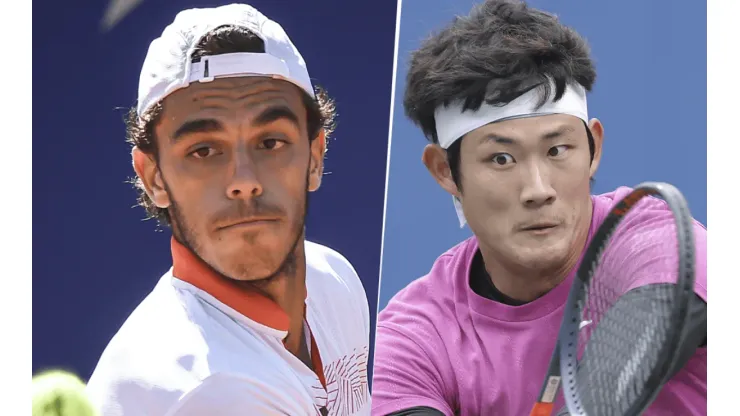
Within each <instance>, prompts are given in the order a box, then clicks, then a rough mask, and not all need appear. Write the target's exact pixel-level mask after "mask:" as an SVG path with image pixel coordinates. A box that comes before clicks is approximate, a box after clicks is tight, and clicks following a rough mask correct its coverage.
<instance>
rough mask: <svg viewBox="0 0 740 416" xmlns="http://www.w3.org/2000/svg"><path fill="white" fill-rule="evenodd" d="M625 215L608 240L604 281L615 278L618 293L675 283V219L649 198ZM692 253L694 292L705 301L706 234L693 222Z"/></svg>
mask: <svg viewBox="0 0 740 416" xmlns="http://www.w3.org/2000/svg"><path fill="white" fill-rule="evenodd" d="M640 205H641V207H640V209H639V210H635V212H631V213H628V214H627V216H626V217H625V219H624V220H623V221H622V223H621V224H619V225H618V226H617V229H616V232H615V233H614V235H613V236H612V237H611V240H610V242H609V244H608V247H607V249H606V251H605V252H604V254H603V258H602V263H601V265H600V266H599V267H600V268H601V269H602V270H605V271H606V273H605V274H604V277H607V276H608V277H618V278H619V279H620V292H622V293H625V292H627V291H629V290H632V289H636V288H638V287H641V286H646V285H650V284H658V283H675V282H676V279H677V276H678V240H677V237H676V225H675V218H674V216H673V214H672V212H671V211H670V210H669V209H668V207H667V205H666V203H665V202H664V201H662V200H658V199H655V198H648V199H647V200H646V201H645V203H644V204H642V203H641V204H640ZM692 231H693V234H694V235H693V238H694V252H695V276H696V281H695V284H694V291H695V292H696V294H697V295H699V297H701V298H702V299H704V301H706V300H707V230H706V228H705V227H704V226H703V225H702V224H701V223H699V222H698V221H695V220H693V221H692ZM597 274H598V273H597Z"/></svg>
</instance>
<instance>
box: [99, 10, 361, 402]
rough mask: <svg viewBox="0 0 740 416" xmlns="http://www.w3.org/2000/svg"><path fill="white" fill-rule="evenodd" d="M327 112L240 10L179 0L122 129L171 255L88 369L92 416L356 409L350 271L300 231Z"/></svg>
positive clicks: (260, 25)
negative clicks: (168, 235)
mask: <svg viewBox="0 0 740 416" xmlns="http://www.w3.org/2000/svg"><path fill="white" fill-rule="evenodd" d="M333 119H334V108H333V104H332V102H331V100H329V99H328V97H327V96H326V94H325V93H324V92H323V91H322V90H320V89H316V90H315V89H314V86H313V85H312V83H311V79H310V77H309V74H308V71H307V69H306V64H305V62H304V60H303V58H302V57H301V55H300V53H299V52H298V50H297V49H296V48H295V46H294V45H293V43H292V42H291V41H290V39H289V38H288V36H287V34H286V33H285V32H284V31H283V29H282V28H281V27H280V25H279V24H277V23H276V22H274V21H272V20H270V19H268V18H267V17H265V16H264V15H263V14H261V13H260V12H259V11H257V10H256V9H254V8H253V7H251V6H248V5H242V4H232V5H228V6H223V7H218V8H208V9H191V10H185V11H183V12H181V13H179V14H178V15H177V16H176V18H175V20H174V22H173V23H172V24H171V25H169V26H168V27H167V28H166V29H165V30H164V31H163V33H162V35H161V36H160V37H159V38H158V39H156V40H154V41H153V42H152V44H151V46H150V48H149V51H148V53H147V56H146V59H145V61H144V65H143V69H142V71H141V78H140V83H139V99H138V105H137V107H136V108H135V109H132V111H131V112H130V114H129V118H128V121H127V138H128V140H129V142H130V143H131V144H132V145H133V151H132V158H133V165H134V169H135V171H136V175H137V179H136V187H137V189H138V190H139V194H140V198H139V202H140V204H141V205H143V206H144V207H145V208H146V210H147V212H148V213H149V215H150V216H151V217H153V218H156V219H157V220H159V221H160V222H161V223H163V224H166V225H169V226H170V227H171V228H172V235H173V238H172V241H171V251H172V260H173V267H172V269H171V270H170V271H168V272H167V273H165V275H164V276H163V277H162V278H161V279H160V281H159V283H158V284H157V285H156V287H155V288H154V289H153V291H152V292H151V293H150V294H149V295H148V296H147V297H146V299H145V300H144V301H143V302H142V303H141V304H140V305H139V306H138V307H137V308H136V310H135V311H134V312H133V313H132V314H131V316H130V317H129V318H128V319H127V320H126V322H125V323H124V324H123V326H122V327H121V328H120V330H119V331H118V333H117V334H116V335H115V336H114V337H113V339H112V340H111V341H110V343H109V345H108V346H107V348H106V349H105V351H104V352H103V354H102V357H101V358H100V361H99V363H98V365H97V367H96V369H95V371H94V373H93V375H92V377H91V378H90V381H89V383H88V391H89V394H90V395H91V397H92V398H93V399H94V400H95V402H96V403H97V405H98V406H99V407H100V410H101V411H102V414H103V415H106V416H107V415H120V416H123V415H125V416H129V415H130V416H145V415H147V416H159V415H162V416H164V415H169V416H175V415H177V416H185V415H214V416H216V415H253V414H254V415H257V414H259V415H296V416H297V415H319V414H324V415H325V414H330V415H362V414H368V413H369V405H370V403H369V389H368V383H367V359H368V357H367V355H368V342H369V331H370V328H369V312H368V303H367V298H366V296H365V292H364V289H363V286H362V283H361V281H360V280H359V278H358V276H357V274H356V273H355V271H354V269H353V267H352V265H351V264H350V263H349V262H348V261H347V260H346V259H345V258H344V257H342V256H341V255H340V254H339V253H337V252H335V251H333V250H331V249H329V248H327V247H324V246H321V245H318V244H314V243H311V242H308V241H305V233H304V223H305V216H306V209H307V193H308V192H309V191H315V190H316V189H318V188H319V185H320V183H321V176H322V171H323V157H324V152H325V149H326V136H327V135H328V134H329V133H331V131H332V123H333Z"/></svg>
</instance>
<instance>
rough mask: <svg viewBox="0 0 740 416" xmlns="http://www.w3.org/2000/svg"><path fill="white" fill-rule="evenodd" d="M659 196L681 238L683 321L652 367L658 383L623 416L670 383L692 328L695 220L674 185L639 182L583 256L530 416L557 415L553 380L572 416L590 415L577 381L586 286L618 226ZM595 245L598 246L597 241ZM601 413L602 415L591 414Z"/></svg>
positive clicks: (651, 382) (679, 313)
mask: <svg viewBox="0 0 740 416" xmlns="http://www.w3.org/2000/svg"><path fill="white" fill-rule="evenodd" d="M649 196H658V197H660V198H661V199H663V201H665V202H666V204H667V205H668V208H669V209H670V210H671V212H672V213H673V218H674V221H675V224H676V240H677V243H678V251H679V256H678V260H679V265H678V276H679V277H678V280H677V282H676V284H675V287H674V290H675V298H674V299H675V302H674V303H675V304H676V305H677V306H676V307H674V309H673V311H672V313H671V321H672V322H674V323H678V324H679V325H678V326H674V329H673V330H672V331H668V333H667V337H666V340H665V342H664V343H663V345H662V348H661V351H660V354H659V355H658V356H659V357H662V359H661V360H660V361H659V362H658V363H657V365H656V366H655V368H654V369H653V371H652V373H651V374H650V377H648V380H647V382H646V383H645V384H646V386H648V389H649V388H650V386H656V387H655V388H652V389H651V390H650V391H648V392H646V393H643V394H642V396H641V397H640V398H639V399H638V400H637V401H635V402H634V403H633V404H632V406H631V407H630V408H629V409H628V410H627V413H626V414H625V415H624V416H637V415H639V414H640V413H641V412H643V411H644V410H645V409H646V408H647V407H648V406H649V405H650V404H651V403H652V402H653V401H654V400H655V398H656V397H657V395H658V393H659V392H660V389H661V387H662V385H663V384H664V383H665V382H666V381H667V378H668V375H669V372H670V370H671V368H672V367H673V366H674V365H675V363H676V360H677V359H678V355H679V354H678V351H679V348H680V346H681V345H682V344H683V342H684V339H685V338H686V336H687V332H688V325H687V323H688V315H689V302H690V297H691V296H693V293H694V282H695V250H694V244H695V240H694V234H693V218H692V217H691V213H690V211H689V208H688V203H687V202H686V200H685V198H684V197H683V195H682V194H681V192H680V191H679V190H678V189H676V188H675V187H674V186H673V185H670V184H667V183H663V182H644V183H642V184H640V185H638V186H636V187H635V188H634V189H633V190H632V192H630V194H628V195H627V196H626V197H624V198H623V199H622V200H620V201H619V202H618V203H617V204H616V205H615V206H614V207H613V208H612V209H611V211H610V212H609V214H608V215H607V216H606V218H605V219H604V221H603V222H602V224H601V225H600V226H599V228H598V230H597V231H596V233H595V234H594V236H593V238H592V239H591V243H590V244H589V245H588V247H587V248H586V252H585V253H584V256H583V260H582V261H581V264H580V266H579V268H578V270H577V272H576V277H575V279H573V285H572V286H571V289H570V292H569V294H568V300H567V302H566V305H565V310H564V313H563V320H562V322H561V325H560V330H559V333H558V339H557V341H556V343H555V349H554V351H553V355H552V358H551V360H550V366H549V368H548V372H547V376H546V377H545V381H544V383H543V386H542V390H541V391H540V395H539V396H538V401H537V403H535V405H534V407H533V409H532V412H531V413H530V416H546V415H550V414H552V407H553V402H554V395H551V394H550V391H549V390H548V388H550V389H551V388H552V385H553V380H556V381H557V383H558V385H561V386H562V388H563V396H564V398H565V403H566V406H567V408H568V412H569V414H570V415H573V416H587V414H586V412H585V409H584V408H583V406H582V404H581V394H580V387H581V386H579V385H578V383H577V381H576V376H577V368H578V336H579V335H578V334H579V331H580V328H579V326H580V322H581V316H582V312H583V311H582V309H581V305H583V304H585V302H584V300H585V296H586V289H587V287H588V283H589V282H590V280H591V277H592V276H593V273H594V272H595V270H596V268H597V266H598V265H599V263H600V260H601V255H602V254H603V251H604V249H605V248H606V246H607V244H608V242H609V239H610V237H611V235H612V234H613V233H614V231H615V230H616V228H617V227H618V226H619V224H620V223H621V221H622V220H623V219H624V217H625V216H626V215H627V213H628V212H630V210H631V209H632V208H633V207H634V206H635V205H636V204H637V203H638V202H639V201H641V200H642V199H643V198H645V197H649ZM594 243H596V244H594ZM591 416H598V415H591Z"/></svg>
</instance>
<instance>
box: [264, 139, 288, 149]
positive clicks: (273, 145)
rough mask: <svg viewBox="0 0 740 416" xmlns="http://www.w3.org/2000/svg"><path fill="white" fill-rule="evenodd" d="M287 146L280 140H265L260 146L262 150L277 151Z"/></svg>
mask: <svg viewBox="0 0 740 416" xmlns="http://www.w3.org/2000/svg"><path fill="white" fill-rule="evenodd" d="M283 146H285V142H284V141H282V140H279V139H265V140H263V141H262V143H261V144H260V148H261V149H267V150H277V149H280V148H281V147H283Z"/></svg>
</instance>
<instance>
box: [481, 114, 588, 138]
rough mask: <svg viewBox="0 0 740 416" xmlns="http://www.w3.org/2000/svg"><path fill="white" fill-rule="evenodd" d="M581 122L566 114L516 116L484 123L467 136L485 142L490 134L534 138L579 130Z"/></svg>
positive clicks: (503, 136)
mask: <svg viewBox="0 0 740 416" xmlns="http://www.w3.org/2000/svg"><path fill="white" fill-rule="evenodd" d="M582 124H583V121H581V120H580V119H579V118H577V117H574V116H571V115H568V114H548V115H538V116H530V117H518V118H512V119H508V120H502V121H497V122H494V123H489V124H486V125H485V126H481V127H479V128H477V129H475V130H473V131H471V132H470V133H468V136H470V137H475V138H477V139H478V141H479V142H487V141H488V140H489V138H490V137H491V136H494V137H502V138H510V139H514V140H534V139H540V138H548V137H551V136H556V135H564V134H567V133H574V132H577V131H579V128H580V126H581V125H582Z"/></svg>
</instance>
